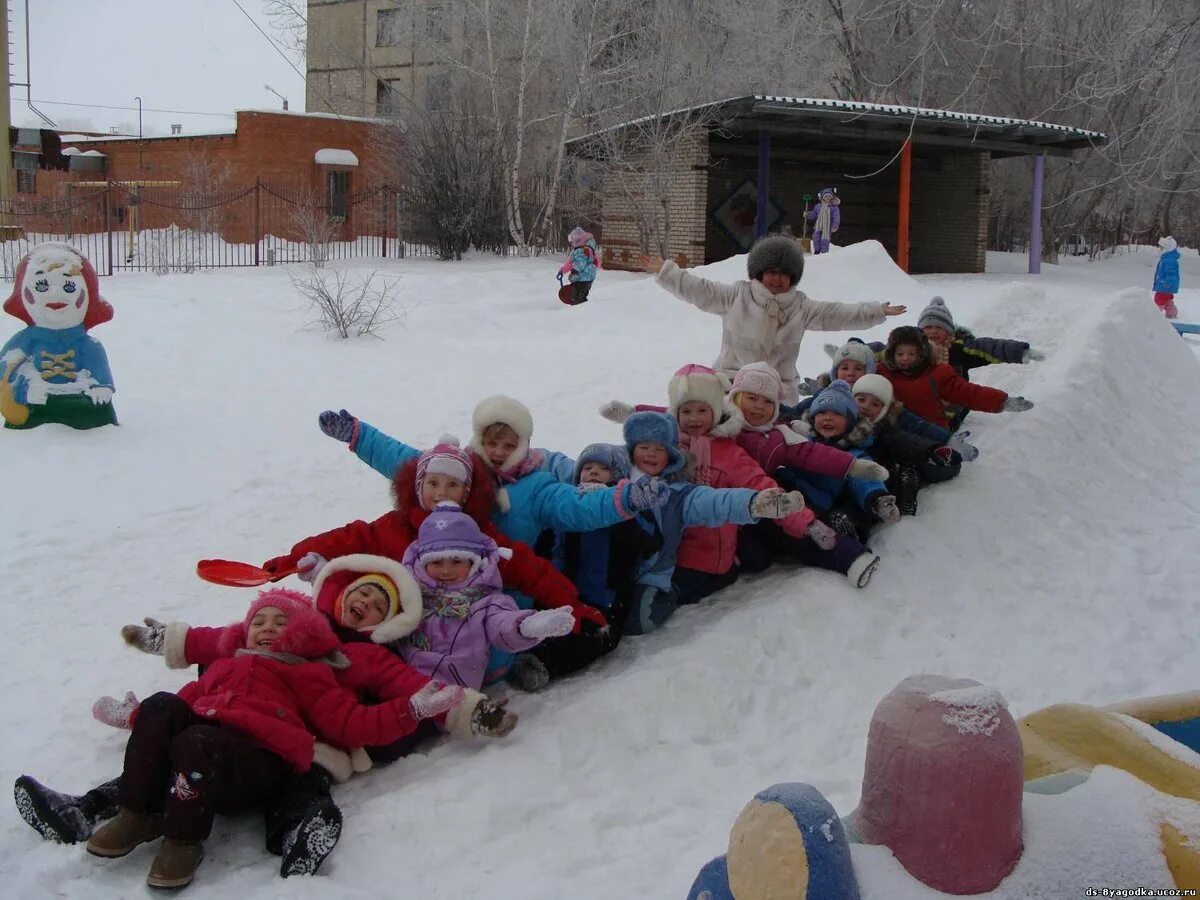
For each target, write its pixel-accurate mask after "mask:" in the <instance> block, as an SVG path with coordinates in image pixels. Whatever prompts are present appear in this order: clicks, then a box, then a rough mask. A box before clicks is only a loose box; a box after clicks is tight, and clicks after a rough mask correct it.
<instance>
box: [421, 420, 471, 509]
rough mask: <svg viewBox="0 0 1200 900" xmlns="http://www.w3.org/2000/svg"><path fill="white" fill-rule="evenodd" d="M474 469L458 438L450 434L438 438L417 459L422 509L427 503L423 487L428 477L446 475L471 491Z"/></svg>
mask: <svg viewBox="0 0 1200 900" xmlns="http://www.w3.org/2000/svg"><path fill="white" fill-rule="evenodd" d="M473 468H474V467H473V466H472V464H471V457H470V456H468V455H467V452H466V451H465V450H463V449H462V448H461V447H460V446H458V438H456V437H454V436H453V435H450V434H444V435H442V436H441V437H440V438H438V442H437V443H436V444H435V445H434V446H432V447H430V448H429V449H428V450H426V451H425V452H424V453H422V454H421V455H420V457H419V458H418V459H417V477H416V484H417V500H418V502H419V503H421V506H422V508H424V506H425V503H424V501H423V500H421V485H423V484H424V483H425V476H426V475H446V476H448V477H450V478H456V479H458V480H459V481H461V482H462V483H463V484H465V485H466V486H467V490H468V491H470V490H471V470H472V469H473Z"/></svg>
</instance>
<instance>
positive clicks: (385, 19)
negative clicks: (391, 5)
mask: <svg viewBox="0 0 1200 900" xmlns="http://www.w3.org/2000/svg"><path fill="white" fill-rule="evenodd" d="M400 13H401V10H398V9H381V10H379V11H378V12H377V13H375V46H376V47H395V46H397V45H399V43H400V33H401V26H402V24H403V23H402V22H401V19H400Z"/></svg>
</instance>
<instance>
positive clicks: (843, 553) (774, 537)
mask: <svg viewBox="0 0 1200 900" xmlns="http://www.w3.org/2000/svg"><path fill="white" fill-rule="evenodd" d="M866 552H867V548H866V547H864V546H863V545H862V544H860V543H859V542H858V541H856V540H855V539H854V538H852V537H847V536H846V535H844V534H839V535H838V536H837V543H835V544H834V545H833V549H832V550H822V549H821V548H820V547H818V546H817V545H816V543H815V542H814V541H813V539H812V538H807V537H806V538H794V537H792V536H791V535H789V534H785V533H784V532H783V530H782V529H781V528H780V527H779V526H778V525H776V524H775V523H774V522H769V521H761V522H758V523H756V524H754V525H743V526H742V527H741V528H739V529H738V549H737V555H738V565H740V566H741V569H742V571H743V572H761V571H762V570H763V569H765V568H767V567H768V566H769V565H771V563H772V562H773V561H775V560H794V561H795V562H799V563H802V564H804V565H806V566H812V567H813V568H815V569H827V570H829V571H830V572H840V573H841V574H842V575H845V574H846V573H847V572H848V571H850V566H851V565H853V564H854V561H855V560H856V559H858V558H859V557H860V556H862V555H863V554H864V553H866Z"/></svg>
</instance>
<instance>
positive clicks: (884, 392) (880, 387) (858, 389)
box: [851, 375, 895, 421]
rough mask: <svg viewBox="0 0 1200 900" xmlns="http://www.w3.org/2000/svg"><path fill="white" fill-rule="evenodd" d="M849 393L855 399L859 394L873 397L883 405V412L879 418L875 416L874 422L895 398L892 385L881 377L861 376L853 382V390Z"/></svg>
mask: <svg viewBox="0 0 1200 900" xmlns="http://www.w3.org/2000/svg"><path fill="white" fill-rule="evenodd" d="M851 393H853V394H854V396H855V397H857V396H858V395H859V394H866V395H868V396H870V397H875V398H876V399H878V400H879V402H880V403H882V404H883V411H882V412H880V414H879V416H876V421H878V419H879V417H880V416H883V415H884V413H886V412H887V411H888V407H889V406H891V405H892V400H893V398H894V397H895V391H893V390H892V383H891V382H890V381H888V380H887V379H886V378H884V377H883V376H882V375H863V376H862V377H861V378H859V379H858V381H856V382H854V388H853V389H852V390H851Z"/></svg>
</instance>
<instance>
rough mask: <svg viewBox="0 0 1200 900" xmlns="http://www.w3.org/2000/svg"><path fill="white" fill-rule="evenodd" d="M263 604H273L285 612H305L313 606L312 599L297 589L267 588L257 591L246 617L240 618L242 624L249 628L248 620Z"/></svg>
mask: <svg viewBox="0 0 1200 900" xmlns="http://www.w3.org/2000/svg"><path fill="white" fill-rule="evenodd" d="M264 606H274V607H275V608H276V609H279V610H282V611H283V612H285V613H300V612H307V611H309V610H311V609H312V608H313V605H312V600H310V599H309V598H308V597H306V596H305V595H304V594H301V593H300V592H299V591H292V590H288V589H287V588H269V589H267V590H265V591H259V592H258V596H257V597H255V598H254V601H253V602H252V603H251V604H250V609H248V610H247V611H246V618H245V619H243V620H242V624H243V625H244V626H245V627H246V628H249V627H250V621H251V620H252V619H253V618H254V617H255V615H257V614H258V611H259V610H260V609H262V608H263V607H264Z"/></svg>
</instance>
